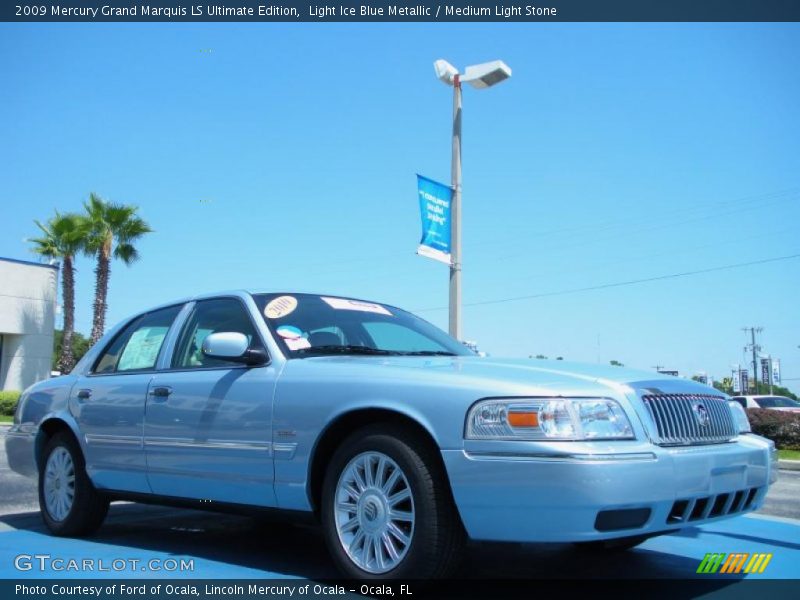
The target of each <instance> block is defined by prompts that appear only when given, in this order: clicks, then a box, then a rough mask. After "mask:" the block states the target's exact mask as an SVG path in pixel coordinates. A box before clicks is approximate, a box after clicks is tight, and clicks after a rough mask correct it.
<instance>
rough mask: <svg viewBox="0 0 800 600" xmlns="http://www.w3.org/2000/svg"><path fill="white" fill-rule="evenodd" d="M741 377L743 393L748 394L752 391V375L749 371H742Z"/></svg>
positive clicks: (740, 372)
mask: <svg viewBox="0 0 800 600" xmlns="http://www.w3.org/2000/svg"><path fill="white" fill-rule="evenodd" d="M739 377H741V378H742V393H743V394H746V393H747V392H748V391H749V390H750V374H749V373H748V372H747V369H742V370H740V371H739Z"/></svg>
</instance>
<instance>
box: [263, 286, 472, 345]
mask: <svg viewBox="0 0 800 600" xmlns="http://www.w3.org/2000/svg"><path fill="white" fill-rule="evenodd" d="M253 298H254V299H255V301H256V305H257V306H258V309H259V312H260V313H261V315H262V316H263V317H264V320H265V321H266V323H267V326H268V327H269V329H270V331H271V332H272V334H273V337H275V339H276V340H278V343H279V344H281V345H282V346H283V349H284V350H285V351H286V353H287V354H288V356H290V357H291V358H306V357H310V356H322V355H341V354H355V355H359V356H387V355H392V356H470V355H474V353H473V352H472V351H471V350H470V349H469V348H467V347H466V346H464V345H463V344H461V343H459V342H457V341H456V340H454V339H453V338H451V337H450V336H449V335H447V334H446V333H445V332H443V331H442V330H441V329H439V328H437V327H435V326H434V325H431V324H430V323H428V322H427V321H424V320H423V319H420V318H419V317H416V316H414V315H412V314H411V313H408V312H406V311H404V310H400V309H399V308H395V307H393V306H386V305H384V304H378V303H375V302H366V301H363V300H354V299H351V298H341V297H338V296H317V295H313V294H254V295H253Z"/></svg>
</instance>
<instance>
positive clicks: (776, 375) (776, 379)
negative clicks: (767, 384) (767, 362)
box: [772, 358, 781, 385]
mask: <svg viewBox="0 0 800 600" xmlns="http://www.w3.org/2000/svg"><path fill="white" fill-rule="evenodd" d="M772 383H774V384H775V385H780V384H781V359H780V358H776V359H775V360H773V361H772Z"/></svg>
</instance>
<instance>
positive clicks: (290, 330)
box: [276, 325, 303, 339]
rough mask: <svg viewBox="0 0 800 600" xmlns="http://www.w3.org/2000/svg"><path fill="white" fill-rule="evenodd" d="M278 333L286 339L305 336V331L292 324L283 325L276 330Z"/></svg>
mask: <svg viewBox="0 0 800 600" xmlns="http://www.w3.org/2000/svg"><path fill="white" fill-rule="evenodd" d="M276 331H277V333H278V335H279V336H281V337H282V338H285V339H295V338H299V337H303V332H302V331H300V330H299V329H298V328H297V327H294V326H292V325H281V326H280V327H278V329H277V330H276Z"/></svg>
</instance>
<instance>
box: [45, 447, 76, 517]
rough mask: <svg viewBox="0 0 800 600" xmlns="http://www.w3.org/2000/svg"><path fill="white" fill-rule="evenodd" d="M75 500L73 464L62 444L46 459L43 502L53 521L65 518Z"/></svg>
mask: <svg viewBox="0 0 800 600" xmlns="http://www.w3.org/2000/svg"><path fill="white" fill-rule="evenodd" d="M74 500H75V464H74V463H73V462H72V456H71V455H70V453H69V452H68V451H67V449H66V448H64V447H63V446H59V447H57V448H56V449H55V450H53V452H51V453H50V456H49V457H48V459H47V464H46V465H45V470H44V502H45V506H46V508H47V512H48V513H49V514H50V517H51V518H52V519H53V520H55V521H63V520H64V519H66V518H67V515H68V514H69V511H70V510H71V509H72V503H73V501H74Z"/></svg>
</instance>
